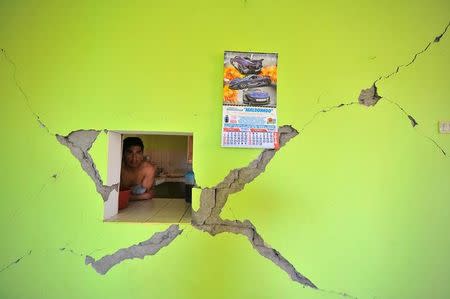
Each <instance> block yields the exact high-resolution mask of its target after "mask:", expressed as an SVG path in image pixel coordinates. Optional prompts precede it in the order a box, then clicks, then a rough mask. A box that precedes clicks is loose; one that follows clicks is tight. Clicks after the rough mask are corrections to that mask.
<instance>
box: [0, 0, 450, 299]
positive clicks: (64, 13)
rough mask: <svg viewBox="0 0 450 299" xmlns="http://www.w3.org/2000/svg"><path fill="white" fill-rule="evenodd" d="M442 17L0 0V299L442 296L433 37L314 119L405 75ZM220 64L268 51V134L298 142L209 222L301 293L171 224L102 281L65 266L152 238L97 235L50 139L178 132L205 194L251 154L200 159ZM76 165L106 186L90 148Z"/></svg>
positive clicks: (65, 156)
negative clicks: (172, 235)
mask: <svg viewBox="0 0 450 299" xmlns="http://www.w3.org/2000/svg"><path fill="white" fill-rule="evenodd" d="M449 12H450V2H449V1H427V2H423V1H366V0H364V1H358V2H354V1H327V2H324V1H316V2H313V1H309V2H302V1H283V0H281V1H268V0H260V1H255V0H247V1H237V0H231V1H201V0H194V1H167V2H164V1H129V2H125V1H122V2H121V1H67V2H63V1H0V48H2V49H4V51H3V52H2V53H0V54H1V55H0V103H1V108H0V116H1V118H0V119H1V124H2V129H1V130H0V138H1V140H2V146H1V147H0V157H1V158H0V159H1V163H0V165H1V174H0V176H1V179H0V182H1V188H2V192H1V201H0V202H1V204H0V227H1V235H2V240H1V246H0V248H1V250H0V267H1V268H0V298H109V299H113V298H195V299H201V298H313V299H314V298H317V299H325V298H330V299H331V298H349V297H345V296H344V293H345V294H348V296H352V297H357V298H370V299H373V298H377V299H380V298H382V299H389V298H399V299H400V298H401V299H403V298H449V297H450V284H449V283H448V277H449V276H450V229H449V228H450V218H449V217H448V214H449V210H450V187H449V185H450V184H449V182H450V160H449V155H450V135H449V134H439V132H438V128H437V122H438V121H439V120H450V99H449V94H450V85H449V84H448V82H449V73H448V70H449V69H450V51H449V50H450V32H446V34H445V35H444V36H443V37H442V38H441V40H440V41H439V42H438V43H432V44H431V45H430V47H428V48H427V50H426V51H424V52H423V53H421V54H419V55H418V56H417V57H416V59H415V61H414V62H413V63H412V64H410V65H409V66H407V67H403V68H400V71H399V72H398V73H397V74H395V75H393V76H391V77H389V78H387V79H383V80H381V81H380V82H379V83H377V87H378V92H379V94H380V95H381V96H382V97H383V98H382V99H381V100H380V101H379V102H378V104H377V105H375V106H373V107H366V106H363V105H351V106H343V107H341V108H336V109H331V110H329V111H328V112H326V113H319V114H317V115H316V113H317V112H318V111H321V110H322V109H326V108H328V107H332V106H336V105H339V104H341V103H349V102H354V101H357V100H358V96H359V94H360V91H361V90H362V89H366V88H369V87H370V86H371V85H372V83H373V82H374V81H375V80H376V79H377V78H378V77H380V76H382V75H386V74H389V73H391V72H394V71H395V70H396V68H397V66H399V65H403V64H407V63H409V62H410V61H411V60H412V59H413V57H414V55H415V54H416V53H419V52H420V51H422V50H423V49H424V48H425V47H426V46H427V44H428V43H429V42H432V41H433V40H434V38H435V37H436V36H438V35H440V34H441V33H442V32H443V31H444V29H445V27H446V26H447V24H448V23H449V21H450V15H449ZM448 31H450V29H449V30H448ZM225 50H237V51H258V52H277V53H278V58H279V63H278V123H279V124H280V125H288V124H289V125H292V126H293V127H294V128H296V129H297V130H299V131H300V134H299V135H298V136H297V137H295V138H294V139H292V140H291V141H290V142H289V143H288V144H287V145H286V146H284V147H283V148H281V149H280V150H279V151H278V153H277V154H276V155H275V157H274V159H273V160H272V161H271V162H270V163H269V165H268V166H267V169H266V171H265V172H264V173H263V174H261V175H260V176H258V177H257V178H256V179H255V180H254V181H253V182H251V183H250V184H248V185H247V186H246V187H245V189H244V190H242V191H241V192H238V193H236V194H233V195H231V196H230V198H229V200H228V203H227V205H226V206H225V208H224V210H223V212H222V217H223V218H227V219H239V220H244V219H249V220H251V221H252V223H253V224H254V225H255V226H256V227H257V229H258V232H259V233H260V234H261V235H262V237H263V238H264V240H265V241H266V242H267V243H268V244H270V245H271V246H272V247H273V248H275V249H277V250H278V251H279V252H280V253H281V254H282V255H283V256H284V257H285V258H286V259H287V260H289V261H290V262H291V263H292V264H293V265H294V266H295V267H296V269H297V270H298V271H299V272H301V273H302V274H304V275H305V276H306V277H308V278H309V279H310V280H311V281H313V282H314V283H315V284H316V285H317V286H318V287H319V288H320V290H313V289H311V288H304V287H303V286H302V285H300V284H298V283H296V282H294V281H292V280H290V278H289V276H288V275H287V274H286V273H285V272H283V271H282V270H281V269H280V268H278V267H277V266H276V265H275V264H273V263H272V262H271V261H269V260H267V259H265V258H264V257H262V256H260V255H259V254H258V253H257V252H256V251H255V250H254V249H253V248H252V246H251V244H250V243H249V242H248V240H247V239H246V238H244V237H243V236H239V235H234V234H220V235H217V236H215V237H212V236H210V235H209V234H207V233H205V232H202V231H199V230H197V229H195V228H193V227H192V226H191V225H188V224H183V225H181V228H183V229H184V231H183V233H182V234H181V235H180V236H179V237H178V238H176V239H175V240H174V241H173V242H172V243H171V244H170V245H169V246H167V247H165V248H163V249H162V250H161V251H160V252H158V253H157V254H156V255H154V256H148V257H146V258H144V259H143V260H140V259H133V260H128V261H124V262H122V263H120V264H118V265H117V266H115V267H114V268H112V269H111V271H109V272H108V273H107V274H106V275H104V276H102V275H99V274H98V273H97V272H95V271H94V269H92V267H90V266H86V265H85V263H84V256H85V255H91V256H93V257H95V258H99V257H102V256H104V255H106V254H110V253H113V252H115V251H116V250H118V249H120V248H125V247H129V246H131V245H132V244H137V243H138V242H141V241H143V240H146V239H148V238H149V237H150V236H152V235H153V234H154V233H155V232H159V231H163V230H165V229H166V228H167V226H168V225H159V224H158V225H155V224H138V223H136V224H130V223H128V224H122V223H104V222H103V201H102V198H101V196H100V195H99V194H98V193H97V192H96V190H95V185H94V183H93V182H92V180H91V179H90V178H89V176H88V175H87V174H86V173H85V172H84V171H83V170H82V168H81V167H80V163H79V161H78V160H77V159H76V158H75V157H74V156H72V154H71V153H70V151H69V149H68V148H67V147H65V146H63V145H61V144H60V143H59V142H58V141H57V140H56V138H55V134H60V135H68V134H69V133H70V132H72V131H75V130H79V129H97V130H103V129H108V130H133V131H168V132H192V133H193V134H194V139H195V142H194V153H195V165H194V167H195V169H194V171H195V173H196V180H197V183H198V184H199V185H200V186H202V187H208V186H214V185H216V184H217V183H219V182H220V181H222V180H223V178H224V177H225V176H226V174H227V173H228V172H229V171H230V170H231V169H234V168H239V167H244V166H246V165H247V164H248V163H249V162H250V161H252V160H253V159H255V158H256V157H257V156H258V155H259V153H260V152H261V151H260V150H257V149H229V148H221V147H220V131H221V118H222V111H221V109H222V77H223V52H224V51H225ZM391 101H392V102H395V103H397V104H398V105H400V106H401V107H402V108H403V109H405V111H407V113H408V114H411V115H412V116H413V117H414V118H415V119H416V120H417V122H418V123H419V125H418V126H416V127H414V128H413V127H412V126H411V123H410V121H409V119H408V118H407V116H406V115H405V114H404V113H403V112H402V111H401V110H400V109H399V107H398V106H397V105H395V104H393V103H392V102H391ZM314 115H316V116H315V117H314ZM37 118H39V120H40V121H41V123H42V124H44V125H45V127H44V126H43V125H41V123H39V122H38V120H37ZM311 119H313V121H312V122H309V121H310V120H311ZM430 138H431V139H433V140H434V141H435V142H436V143H437V144H439V145H440V146H441V147H442V149H443V150H444V151H446V152H447V153H448V155H447V156H444V155H443V153H442V152H441V151H440V149H439V148H438V147H437V146H436V145H435V144H434V143H433V142H432V141H431V140H430ZM90 153H91V155H92V157H93V159H94V162H95V164H96V167H97V168H98V170H99V173H100V174H101V175H102V178H103V179H104V181H106V170H107V168H106V167H107V138H106V134H105V133H101V134H100V136H99V137H98V139H97V140H96V142H95V144H94V146H93V147H92V149H91V150H90ZM199 193H200V192H199V190H197V191H196V192H194V195H195V198H194V202H193V206H194V207H198V201H199V196H198V195H199ZM63 248H64V249H63Z"/></svg>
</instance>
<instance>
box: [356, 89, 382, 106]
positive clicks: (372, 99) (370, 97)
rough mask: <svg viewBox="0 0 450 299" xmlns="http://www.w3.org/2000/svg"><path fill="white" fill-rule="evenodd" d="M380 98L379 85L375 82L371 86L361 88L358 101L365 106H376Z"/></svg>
mask: <svg viewBox="0 0 450 299" xmlns="http://www.w3.org/2000/svg"><path fill="white" fill-rule="evenodd" d="M380 99H381V96H380V95H379V94H378V92H377V86H376V85H375V83H374V84H373V85H372V86H371V87H370V88H367V89H363V90H361V93H360V94H359V97H358V102H359V103H360V104H361V105H364V106H375V105H376V104H377V103H378V101H379V100H380Z"/></svg>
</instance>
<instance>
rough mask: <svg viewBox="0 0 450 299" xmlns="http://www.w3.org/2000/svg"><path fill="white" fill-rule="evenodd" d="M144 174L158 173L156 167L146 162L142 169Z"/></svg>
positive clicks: (143, 163)
mask: <svg viewBox="0 0 450 299" xmlns="http://www.w3.org/2000/svg"><path fill="white" fill-rule="evenodd" d="M140 170H141V171H142V172H143V173H146V174H150V173H152V174H153V173H155V172H156V166H155V165H154V164H152V163H150V162H147V161H144V162H142V165H141V169H140Z"/></svg>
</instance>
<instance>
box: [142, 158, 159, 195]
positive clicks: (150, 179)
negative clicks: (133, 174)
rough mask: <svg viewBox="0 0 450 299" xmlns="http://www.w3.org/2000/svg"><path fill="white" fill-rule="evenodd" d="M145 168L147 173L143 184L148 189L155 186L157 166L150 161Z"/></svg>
mask: <svg viewBox="0 0 450 299" xmlns="http://www.w3.org/2000/svg"><path fill="white" fill-rule="evenodd" d="M147 163H148V162H147ZM144 169H145V175H144V178H143V179H142V182H141V185H142V187H144V188H145V189H147V191H148V190H150V189H151V188H152V187H153V183H154V182H155V174H156V167H155V166H154V165H153V164H150V163H148V164H147V166H146V167H145V168H144Z"/></svg>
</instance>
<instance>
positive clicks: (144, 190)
mask: <svg viewBox="0 0 450 299" xmlns="http://www.w3.org/2000/svg"><path fill="white" fill-rule="evenodd" d="M155 173H156V167H155V166H154V165H153V164H151V163H150V162H148V161H145V160H144V143H143V142H142V140H141V139H140V138H139V137H127V138H125V139H124V140H123V154H122V169H121V172H120V190H122V191H123V190H131V196H130V200H144V199H151V198H153V190H152V187H153V182H154V180H155Z"/></svg>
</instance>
